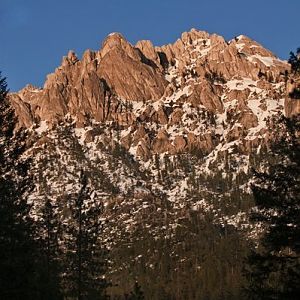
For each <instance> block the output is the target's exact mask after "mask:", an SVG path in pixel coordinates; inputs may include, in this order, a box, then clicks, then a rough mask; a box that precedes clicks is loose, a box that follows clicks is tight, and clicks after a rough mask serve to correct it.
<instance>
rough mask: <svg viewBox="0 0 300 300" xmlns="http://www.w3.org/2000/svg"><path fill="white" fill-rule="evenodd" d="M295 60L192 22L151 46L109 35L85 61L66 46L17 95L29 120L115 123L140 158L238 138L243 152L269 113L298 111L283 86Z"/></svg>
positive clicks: (208, 149)
mask: <svg viewBox="0 0 300 300" xmlns="http://www.w3.org/2000/svg"><path fill="white" fill-rule="evenodd" d="M289 68H290V66H289V65H288V64H287V63H286V62H284V61H281V60H280V59H278V58H277V57H276V56H275V55H274V54H273V53H272V52H271V51H269V50H267V49H265V48H264V47H263V46H262V45H260V44H259V43H257V42H255V41H253V40H252V39H250V38H248V37H246V36H243V35H241V36H238V37H236V38H234V39H232V40H231V41H228V42H227V41H225V39H224V38H223V37H222V36H219V35H216V34H209V33H207V32H205V31H198V30H196V29H192V30H190V31H189V32H184V33H183V34H182V35H181V38H180V39H178V40H177V41H175V42H174V44H168V45H165V46H161V47H155V46H154V45H153V44H152V42H151V41H148V40H142V41H139V42H137V44H136V45H132V44H130V43H129V42H128V41H127V40H126V39H125V38H124V37H123V36H122V35H121V34H120V33H113V34H110V35H109V36H108V37H107V38H106V39H105V40H104V42H103V44H102V48H101V49H100V50H99V51H91V50H87V51H85V53H84V54H83V56H82V58H81V59H78V57H77V56H76V54H75V53H74V52H73V51H70V52H69V53H68V55H67V56H66V57H64V58H63V60H62V64H61V66H59V67H58V68H57V69H56V70H55V72H54V73H52V74H50V75H48V77H47V80H46V82H45V85H44V87H43V89H36V88H33V87H30V86H29V87H26V88H25V89H23V90H21V91H20V92H19V93H16V94H13V95H11V99H12V103H13V104H14V106H15V108H16V112H17V114H18V115H19V122H20V125H23V126H26V127H30V126H32V125H33V124H34V123H37V126H38V123H39V122H40V121H45V122H47V123H48V125H49V126H51V124H55V123H57V122H59V121H61V120H64V119H65V117H66V116H69V117H71V118H72V119H73V120H74V121H75V122H76V126H77V127H86V126H88V124H93V123H95V122H96V123H97V124H99V122H100V124H108V123H111V122H112V123H114V124H118V126H120V128H122V130H124V132H123V133H121V136H122V138H121V140H120V142H121V143H122V145H123V146H124V147H125V148H126V149H127V150H128V151H130V153H134V155H137V156H139V157H141V158H142V159H144V160H148V159H149V158H150V157H151V155H153V154H154V153H156V154H159V153H166V152H167V153H171V154H174V153H178V152H185V151H192V150H193V151H194V150H195V149H197V151H200V152H201V153H203V154H209V153H213V151H215V150H216V149H218V152H220V151H221V152H222V151H223V152H224V151H228V149H229V148H230V147H233V146H234V147H237V148H239V150H240V151H242V152H244V153H245V152H249V151H251V149H252V148H253V147H258V146H259V145H260V144H262V143H263V141H264V139H265V138H266V136H267V135H266V133H265V130H266V128H265V127H266V122H267V119H268V118H269V117H271V116H272V115H274V114H276V113H279V112H281V113H283V112H284V107H285V108H286V112H287V113H289V112H293V113H294V111H295V110H297V109H298V108H295V107H291V105H292V106H293V104H291V101H290V100H289V97H288V96H287V93H286V78H285V72H286V71H288V70H289ZM287 103H288V105H287ZM141 133H143V134H141ZM133 137H134V138H133ZM91 138H95V137H94V135H91V134H89V140H90V139H91ZM228 144H230V145H231V146H228ZM228 147H229V148H228Z"/></svg>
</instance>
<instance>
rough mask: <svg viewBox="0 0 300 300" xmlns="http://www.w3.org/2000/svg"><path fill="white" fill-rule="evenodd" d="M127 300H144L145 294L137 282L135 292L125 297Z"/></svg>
mask: <svg viewBox="0 0 300 300" xmlns="http://www.w3.org/2000/svg"><path fill="white" fill-rule="evenodd" d="M125 299H126V300H144V299H145V298H144V293H143V291H142V288H141V286H140V285H139V284H138V282H135V284H134V287H133V291H132V292H130V295H129V296H127V295H125Z"/></svg>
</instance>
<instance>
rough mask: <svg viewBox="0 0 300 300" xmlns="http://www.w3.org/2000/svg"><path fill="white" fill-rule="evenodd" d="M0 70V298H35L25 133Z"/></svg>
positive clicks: (35, 254)
mask: <svg viewBox="0 0 300 300" xmlns="http://www.w3.org/2000/svg"><path fill="white" fill-rule="evenodd" d="M7 93H8V90H7V84H6V79H5V78H3V77H1V73H0V299H3V300H5V299H9V300H14V299H39V297H40V296H41V291H40V290H39V283H40V281H39V280H40V276H39V275H40V274H39V270H40V269H39V251H38V245H37V243H36V241H35V240H34V232H35V226H34V222H33V220H32V218H31V217H30V216H29V212H30V209H31V207H30V205H28V203H27V199H26V198H27V195H28V193H29V192H30V191H31V190H32V182H31V178H30V176H29V175H28V169H29V166H30V160H29V159H23V158H22V154H23V153H24V151H25V149H26V135H25V133H24V131H23V130H16V117H15V114H14V110H13V108H12V107H11V105H10V103H9V101H8V98H7Z"/></svg>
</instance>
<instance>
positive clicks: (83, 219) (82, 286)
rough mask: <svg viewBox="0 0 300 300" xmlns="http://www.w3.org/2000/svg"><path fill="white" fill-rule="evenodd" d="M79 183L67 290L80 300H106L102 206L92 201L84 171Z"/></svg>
mask: <svg viewBox="0 0 300 300" xmlns="http://www.w3.org/2000/svg"><path fill="white" fill-rule="evenodd" d="M79 183H80V190H79V192H78V195H77V197H76V198H75V199H74V200H73V202H72V207H70V209H71V218H70V220H69V221H68V224H67V225H66V233H67V236H68V238H67V241H66V245H65V247H66V250H65V251H66V267H65V269H66V273H65V282H66V288H67V290H68V296H71V297H76V299H78V300H83V299H84V300H85V299H91V300H92V299H93V300H97V299H106V298H107V297H106V288H107V286H108V284H107V282H106V280H105V278H104V275H105V267H106V250H105V249H104V248H103V247H101V244H100V234H101V225H102V224H101V221H100V216H101V213H102V205H101V203H97V202H96V201H93V200H92V199H91V197H90V191H89V188H88V179H87V176H86V175H85V174H84V173H83V172H81V176H80V179H79Z"/></svg>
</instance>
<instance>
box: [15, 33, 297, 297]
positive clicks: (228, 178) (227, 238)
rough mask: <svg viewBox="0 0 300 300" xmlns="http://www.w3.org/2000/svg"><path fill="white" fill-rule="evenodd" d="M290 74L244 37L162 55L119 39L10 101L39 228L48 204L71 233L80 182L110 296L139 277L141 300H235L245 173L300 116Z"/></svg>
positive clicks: (199, 42)
mask: <svg viewBox="0 0 300 300" xmlns="http://www.w3.org/2000/svg"><path fill="white" fill-rule="evenodd" d="M290 68H291V67H290V65H289V64H288V63H287V62H286V61H282V60H280V59H279V58H277V57H276V56H275V55H274V54H273V53H272V52H270V51H269V50H267V49H265V48H264V47H263V46H262V45H260V44H259V43H257V42H255V41H253V40H252V39H250V38H248V37H246V36H243V35H241V36H238V37H236V38H234V39H232V40H230V41H225V40H224V38H223V37H221V36H218V35H216V34H212V35H210V34H208V33H207V32H204V31H198V30H195V29H192V30H191V31H190V32H185V33H183V34H182V36H181V38H180V39H178V40H177V41H176V42H175V43H174V44H169V45H165V46H161V47H155V46H153V44H152V43H151V42H150V41H139V42H138V43H137V44H136V45H135V46H134V45H132V44H130V43H129V42H128V41H126V39H125V38H124V37H123V36H122V35H121V34H119V33H112V34H110V35H109V36H108V37H107V38H106V39H105V40H104V42H103V44H102V47H101V49H100V50H99V51H95V52H94V51H91V50H87V51H86V52H85V53H84V54H83V56H82V58H81V60H80V59H79V58H77V56H76V54H75V53H74V52H73V51H70V52H69V53H68V55H67V56H66V57H64V58H63V60H62V64H61V66H59V67H58V68H57V69H56V70H55V72H54V73H52V74H50V75H48V77H47V80H46V82H45V84H44V87H43V88H35V87H33V86H31V85H28V86H26V87H25V88H24V89H22V90H21V91H19V92H18V93H14V94H11V95H10V101H11V103H12V104H13V106H14V108H15V111H16V114H17V116H18V120H19V126H20V127H26V128H27V129H28V130H29V132H30V133H31V138H30V141H29V142H28V143H29V144H30V149H29V150H28V155H30V156H32V157H33V160H34V166H33V168H32V174H33V176H34V178H35V183H36V189H35V191H34V192H33V193H32V195H31V196H30V199H31V201H32V203H33V206H34V208H35V210H34V213H35V216H36V218H39V214H40V210H41V209H40V207H41V205H42V203H43V199H44V198H45V195H46V196H47V198H50V199H51V201H52V202H53V203H56V204H58V210H59V211H60V215H61V222H62V223H65V222H68V205H69V201H70V197H72V196H74V195H75V194H76V192H77V191H78V178H79V174H80V171H81V170H85V171H86V172H87V174H88V178H89V186H90V190H91V199H92V201H94V202H95V203H97V202H101V203H102V204H103V206H104V211H103V214H102V215H101V220H102V221H103V228H102V232H101V239H102V241H103V244H105V245H107V247H109V248H110V253H111V258H110V272H109V274H108V275H107V276H109V278H111V280H112V282H118V286H114V287H113V288H112V291H111V293H112V294H120V293H124V292H128V291H129V290H130V287H131V286H132V284H133V283H134V281H135V280H136V279H138V281H139V283H140V284H141V286H142V288H143V289H144V291H145V295H146V298H147V299H218V297H223V298H222V299H240V289H241V283H242V280H243V279H242V275H241V265H242V260H243V257H244V254H245V253H246V252H247V249H248V248H249V247H250V246H249V243H250V242H249V239H250V241H251V239H252V238H253V236H255V234H256V228H253V226H252V225H251V224H250V222H249V220H248V211H249V209H250V208H251V207H252V206H253V199H252V195H251V193H250V188H249V181H250V180H251V172H250V170H251V168H252V167H260V166H261V162H262V161H263V160H265V159H267V155H268V154H267V149H268V146H269V144H270V142H272V141H273V140H274V139H276V130H275V129H276V124H277V123H276V122H277V121H276V120H277V118H278V117H279V116H280V115H282V114H285V115H287V116H291V115H293V114H297V113H299V112H300V105H299V101H295V100H293V99H292V98H291V93H292V92H293V91H294V90H295V88H296V87H297V85H299V79H297V78H292V77H291V76H290V75H289V74H290ZM91 205H92V204H91ZM242 237H243V238H242ZM62 241H63V237H62ZM62 243H63V242H62ZM217 262H218V263H217ZM216 266H218V267H216ZM224 293H225V294H226V293H227V294H226V295H227V296H226V297H225V296H224ZM228 293H231V294H228ZM222 295H223V296H222ZM205 297H207V298H205Z"/></svg>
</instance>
